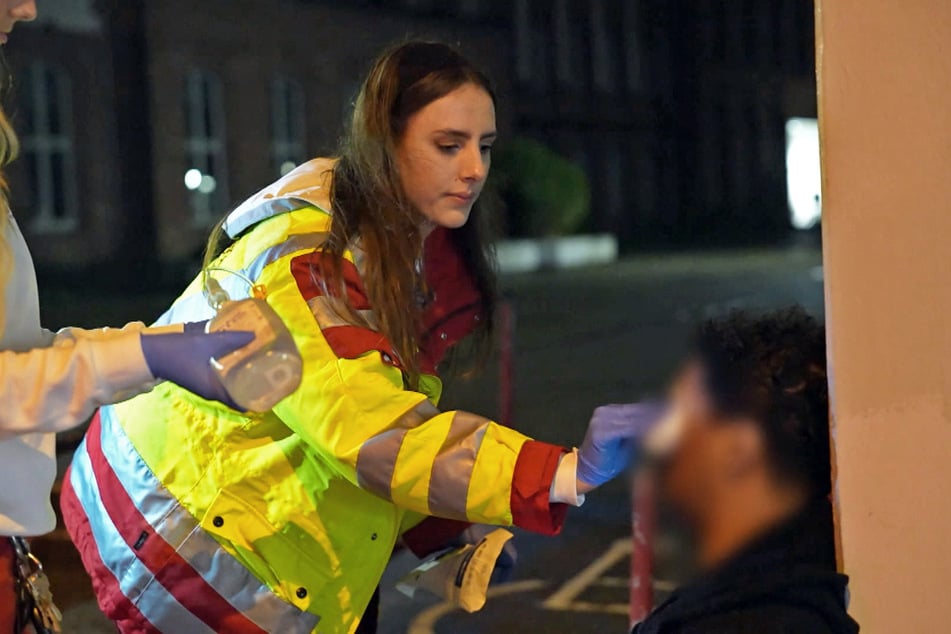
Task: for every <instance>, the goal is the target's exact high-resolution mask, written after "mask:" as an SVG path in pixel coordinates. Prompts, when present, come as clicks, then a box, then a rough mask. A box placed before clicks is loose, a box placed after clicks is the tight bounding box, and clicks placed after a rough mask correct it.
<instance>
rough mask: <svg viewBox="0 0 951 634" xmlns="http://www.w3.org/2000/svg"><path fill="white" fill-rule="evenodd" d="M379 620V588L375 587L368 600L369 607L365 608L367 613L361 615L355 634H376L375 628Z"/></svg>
mask: <svg viewBox="0 0 951 634" xmlns="http://www.w3.org/2000/svg"><path fill="white" fill-rule="evenodd" d="M379 620H380V588H379V586H377V589H376V592H374V593H373V598H372V599H370V605H368V606H367V611H366V612H364V613H363V619H361V620H360V625H359V626H357V631H356V634H376V626H377V623H378V622H379Z"/></svg>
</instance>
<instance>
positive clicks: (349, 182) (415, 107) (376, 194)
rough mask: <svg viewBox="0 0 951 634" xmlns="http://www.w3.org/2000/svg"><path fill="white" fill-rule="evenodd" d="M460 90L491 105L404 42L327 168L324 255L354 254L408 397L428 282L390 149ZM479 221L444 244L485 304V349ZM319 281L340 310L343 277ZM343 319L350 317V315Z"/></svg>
mask: <svg viewBox="0 0 951 634" xmlns="http://www.w3.org/2000/svg"><path fill="white" fill-rule="evenodd" d="M466 84H474V85H476V86H478V87H480V88H482V89H484V90H485V91H486V92H487V93H488V94H489V95H490V96H491V97H492V100H493V102H494V101H495V92H494V90H493V88H492V85H491V83H490V82H489V80H488V78H487V77H486V76H485V75H484V74H483V73H482V72H480V71H479V70H478V69H477V68H475V67H474V66H473V65H472V64H471V63H470V62H469V61H468V60H467V59H466V58H464V57H463V56H462V55H460V54H459V53H458V52H456V51H455V50H454V49H452V48H451V47H449V46H447V45H445V44H439V43H433V42H409V43H406V44H402V45H400V46H397V47H395V48H393V49H391V50H389V51H387V52H385V53H384V54H383V55H381V56H380V57H379V58H378V59H377V60H376V62H375V63H374V64H373V66H372V68H371V70H370V73H369V75H368V76H367V78H366V81H365V82H364V84H363V87H362V88H361V90H360V93H359V95H358V96H357V99H356V103H355V105H354V111H353V118H352V120H351V122H350V126H349V130H348V132H347V134H346V135H345V137H344V140H343V142H342V144H341V147H340V151H339V161H338V162H337V164H336V166H335V167H334V174H333V189H332V192H331V199H332V207H333V221H332V226H331V229H330V236H329V238H328V241H327V244H326V247H325V248H326V251H327V252H328V253H329V254H331V255H335V256H337V257H335V258H332V260H333V261H336V262H339V261H340V258H341V257H342V256H343V254H344V252H345V251H347V250H349V249H351V248H353V247H354V246H357V245H359V247H360V249H361V251H362V252H363V267H362V268H363V270H362V279H363V283H364V286H365V288H366V292H367V295H368V299H369V300H370V305H371V306H373V309H374V313H375V318H376V321H377V323H376V324H375V326H376V328H377V329H378V330H379V331H380V332H381V333H382V334H383V335H384V336H385V337H386V338H387V339H388V340H389V342H390V344H391V345H392V346H393V348H394V350H395V351H396V353H397V354H398V355H399V357H400V361H401V362H402V365H403V367H404V369H405V373H406V380H407V383H408V384H409V385H410V386H411V387H416V386H417V385H418V382H419V374H420V372H419V362H418V358H417V355H418V349H419V336H420V330H421V317H422V307H421V305H420V302H419V301H418V298H419V297H420V293H421V292H424V291H425V282H424V279H423V278H424V276H423V274H422V273H421V271H420V267H419V265H418V263H419V262H420V261H421V258H422V252H423V236H422V234H421V231H420V227H421V225H422V220H423V217H422V214H421V213H420V212H419V210H417V209H415V208H414V207H413V205H412V204H411V203H410V202H409V201H408V200H407V198H406V195H405V192H404V190H403V186H402V184H401V181H400V175H399V170H398V168H397V164H396V158H395V157H396V148H397V145H398V144H399V142H400V140H401V138H402V135H403V133H404V132H405V130H406V126H407V123H408V121H409V119H410V118H411V117H412V116H413V115H414V114H416V113H417V112H419V111H420V110H422V109H423V108H424V107H426V106H427V105H428V104H430V103H431V102H433V101H435V100H437V99H439V98H441V97H444V96H445V95H447V94H449V93H450V92H452V91H454V90H456V89H457V88H460V87H461V86H464V85H466ZM485 220H486V219H485V217H484V210H483V209H481V205H480V204H479V203H478V202H477V203H476V206H475V207H474V208H473V210H472V214H471V216H470V218H469V221H468V222H467V223H466V224H465V226H463V227H461V228H459V229H455V230H453V231H452V234H451V235H452V237H453V241H454V242H455V246H456V248H457V249H458V250H459V253H460V254H461V255H462V257H463V258H464V261H465V263H466V266H467V268H468V270H469V273H470V274H471V275H472V277H473V280H474V281H475V283H476V285H477V287H478V290H479V291H480V292H481V294H482V299H483V312H484V318H483V319H482V320H481V322H480V324H481V325H480V329H479V332H478V333H476V335H477V341H479V342H481V343H483V344H484V343H486V342H487V341H488V340H489V336H490V335H491V332H492V327H493V320H492V315H493V312H494V308H495V275H494V270H493V267H492V265H491V256H490V254H489V253H488V251H487V249H488V247H487V244H486V242H485V241H484V239H483V236H482V233H483V227H482V224H483V223H484V222H485ZM321 273H322V275H323V276H324V278H325V279H327V280H328V281H329V282H328V288H329V289H331V294H332V295H334V296H336V297H338V298H340V300H341V301H343V302H346V301H347V294H346V293H345V292H342V288H343V279H342V274H341V270H340V267H339V266H337V267H335V269H334V270H331V271H322V272H321ZM334 289H336V290H334ZM344 309H345V310H347V312H348V313H350V314H351V315H353V314H354V313H355V311H353V310H352V308H351V307H349V306H344Z"/></svg>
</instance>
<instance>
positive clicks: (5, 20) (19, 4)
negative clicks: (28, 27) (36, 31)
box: [0, 0, 36, 45]
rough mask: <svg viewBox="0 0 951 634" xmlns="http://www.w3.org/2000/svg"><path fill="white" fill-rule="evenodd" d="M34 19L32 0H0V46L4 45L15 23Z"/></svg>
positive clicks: (34, 11)
mask: <svg viewBox="0 0 951 634" xmlns="http://www.w3.org/2000/svg"><path fill="white" fill-rule="evenodd" d="M34 19H36V2H35V1H34V0H28V1H24V0H0V45H2V44H6V43H7V39H8V38H9V37H10V31H12V30H13V27H14V25H16V23H17V22H29V21H30V20H34Z"/></svg>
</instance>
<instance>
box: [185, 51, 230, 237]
mask: <svg viewBox="0 0 951 634" xmlns="http://www.w3.org/2000/svg"><path fill="white" fill-rule="evenodd" d="M206 114H207V118H206ZM185 164H186V166H185V170H186V174H188V173H189V172H190V171H191V170H195V169H197V170H199V172H200V173H201V174H202V175H203V176H202V177H203V178H205V177H211V178H213V179H214V181H213V182H214V188H213V189H212V190H211V191H210V192H208V191H203V190H202V189H191V188H189V187H187V185H186V190H187V193H188V198H189V207H190V208H191V212H192V213H191V221H192V224H193V225H195V226H198V227H207V226H209V225H211V224H213V223H214V222H215V220H217V217H218V215H220V214H222V213H224V211H225V206H226V205H227V204H228V154H227V140H226V137H225V107H224V87H223V85H222V82H221V78H220V77H219V76H218V75H216V74H215V73H213V72H210V71H207V70H204V69H200V68H193V69H192V70H190V71H188V74H187V75H186V77H185Z"/></svg>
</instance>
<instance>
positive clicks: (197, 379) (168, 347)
mask: <svg viewBox="0 0 951 634" xmlns="http://www.w3.org/2000/svg"><path fill="white" fill-rule="evenodd" d="M206 323H207V322H203V321H202V322H192V323H187V324H185V325H184V330H183V332H173V333H161V334H148V332H147V331H146V332H144V333H143V334H142V337H141V342H142V354H143V355H144V356H145V362H146V363H147V364H148V366H149V370H150V371H151V372H152V376H154V377H155V378H156V379H164V380H166V381H171V382H172V383H176V384H178V385H180V386H181V387H183V388H185V389H186V390H188V391H189V392H192V393H194V394H197V395H198V396H200V397H202V398H204V399H207V400H209V401H218V402H219V403H223V404H225V405H227V406H228V407H230V408H232V409H240V408H239V407H238V406H237V405H236V404H235V403H234V402H233V401H232V400H231V398H230V397H229V396H228V392H227V391H226V390H225V387H224V385H222V384H221V381H220V380H219V378H218V375H217V374H215V371H214V369H212V367H211V364H210V363H209V360H210V359H211V358H212V357H214V358H220V357H223V356H225V355H226V354H229V353H231V352H233V351H235V350H238V349H239V348H243V347H244V346H246V345H248V344H249V343H251V342H252V341H254V333H253V332H245V331H232V332H213V333H206V332H205V324H206Z"/></svg>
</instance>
